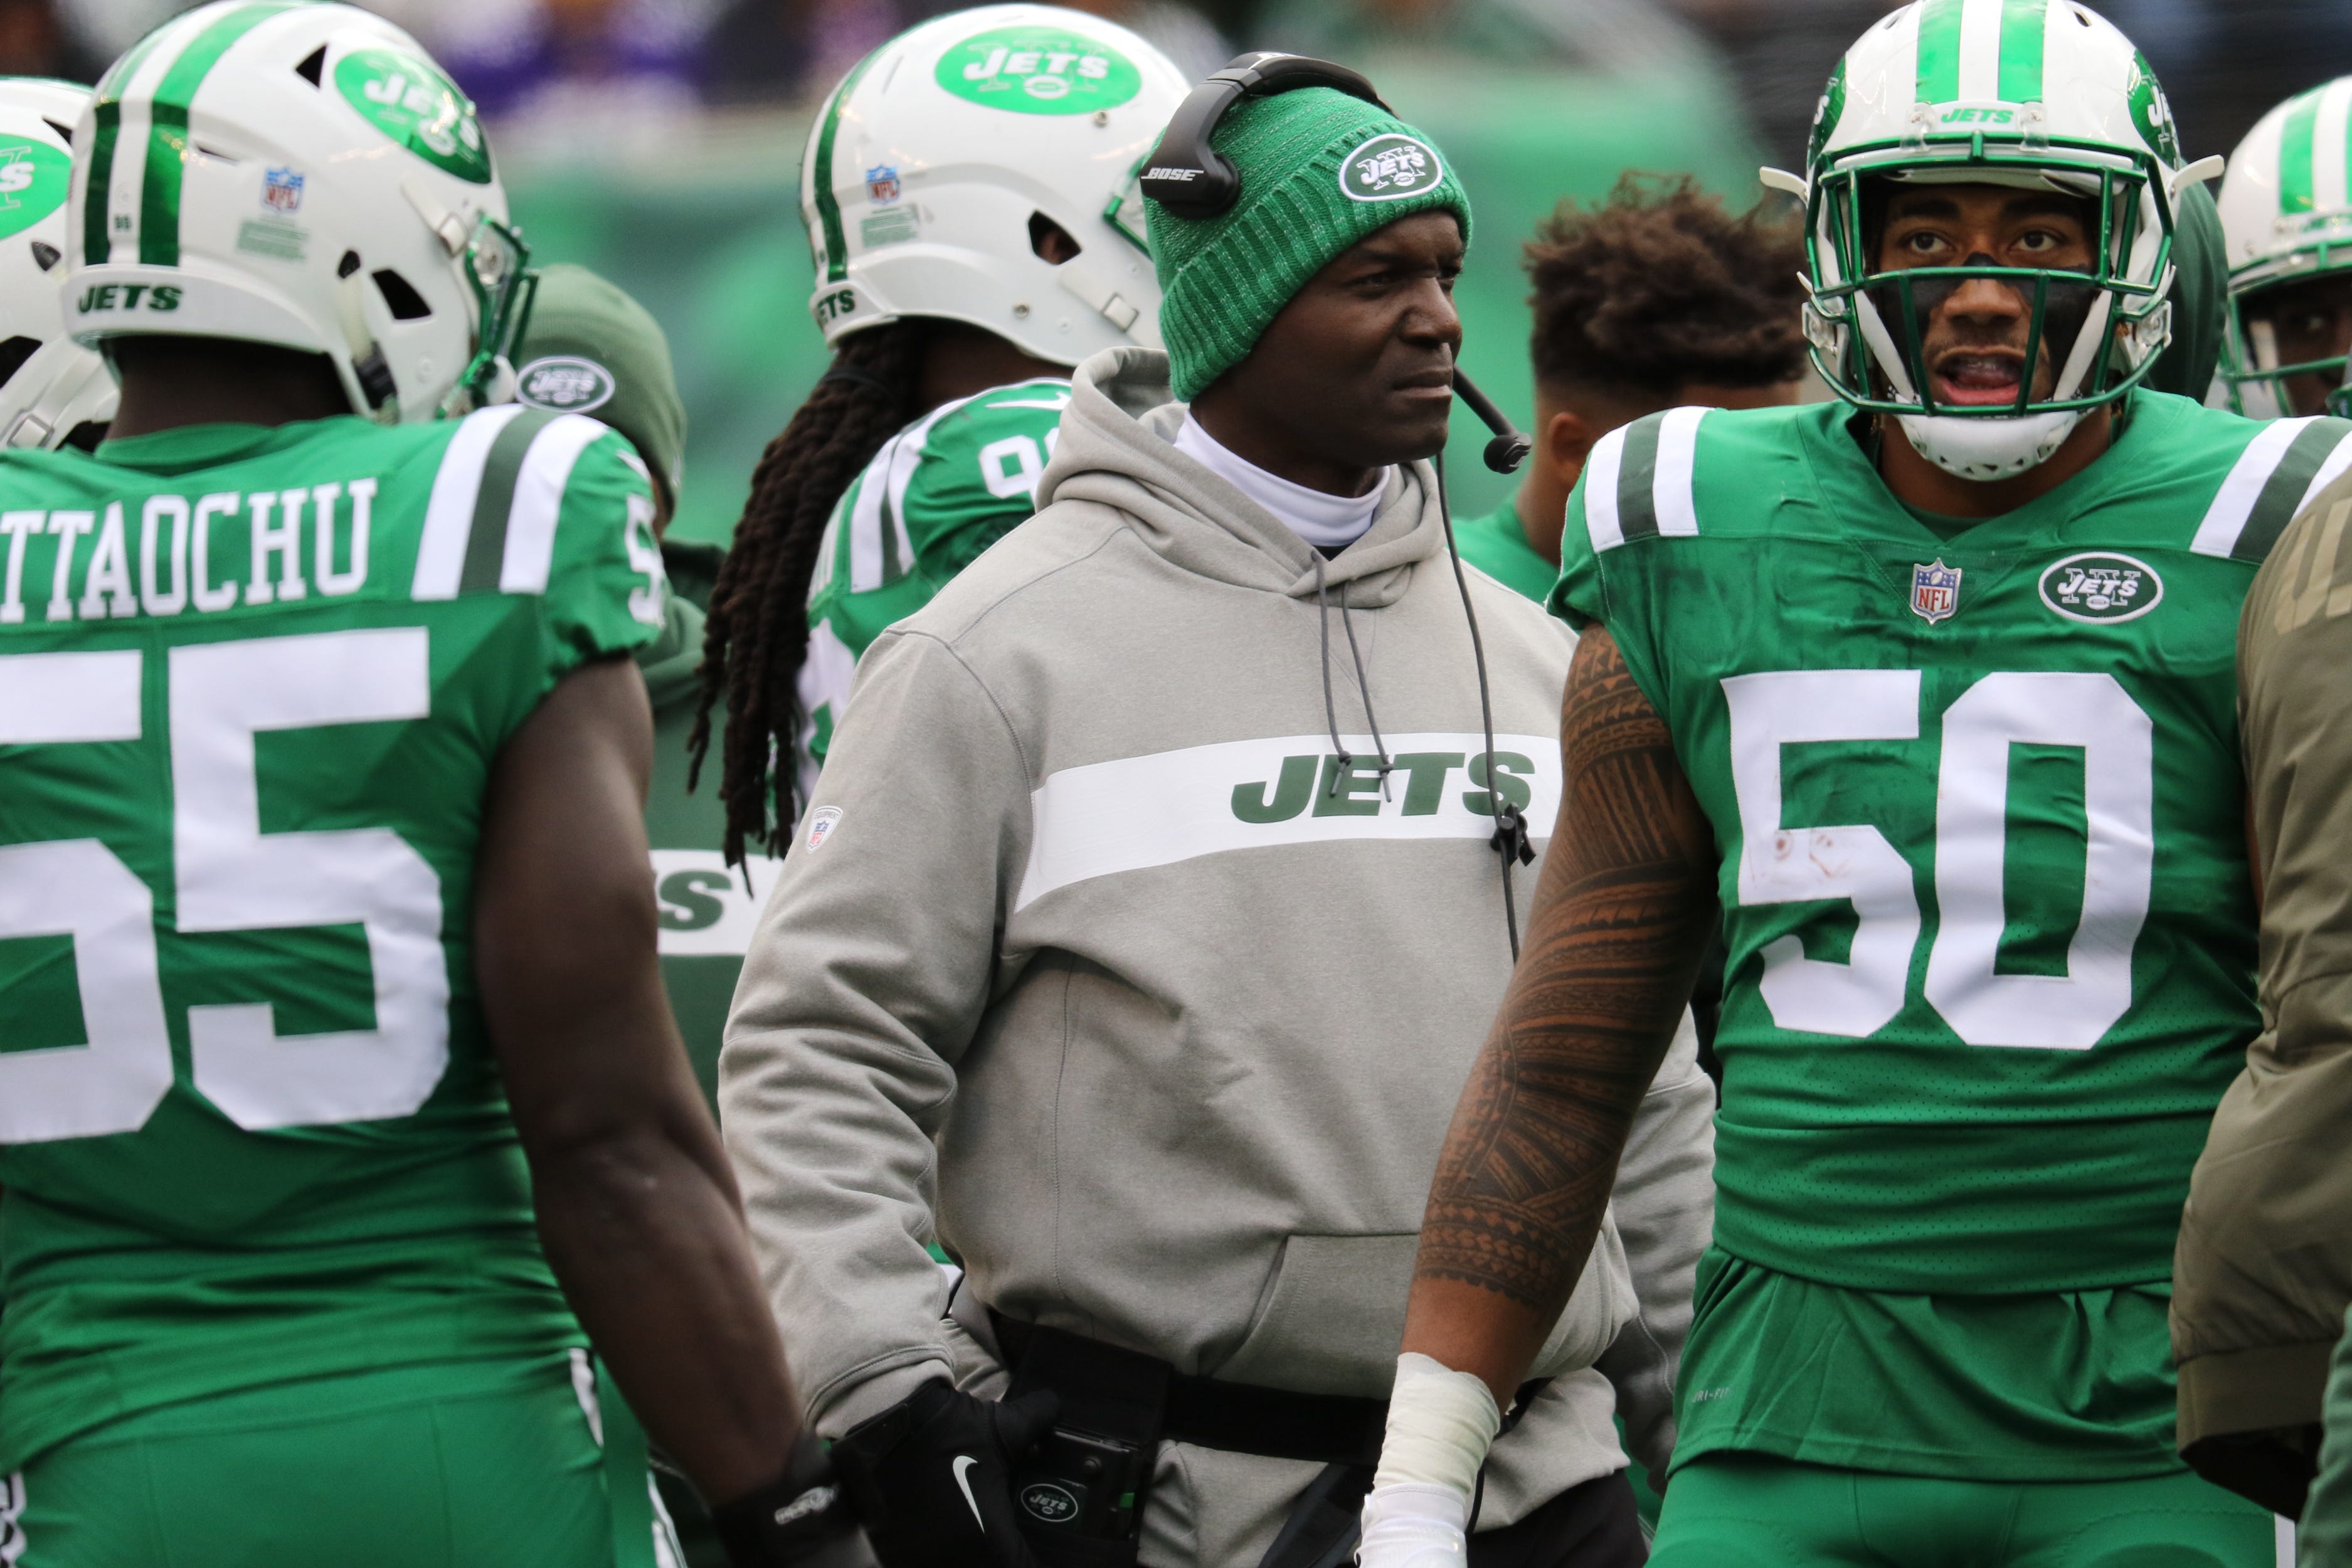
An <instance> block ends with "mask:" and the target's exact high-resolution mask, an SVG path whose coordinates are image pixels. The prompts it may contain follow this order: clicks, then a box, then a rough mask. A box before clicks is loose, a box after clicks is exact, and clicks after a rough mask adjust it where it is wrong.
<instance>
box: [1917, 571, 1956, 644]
mask: <svg viewBox="0 0 2352 1568" xmlns="http://www.w3.org/2000/svg"><path fill="white" fill-rule="evenodd" d="M1959 607H1960V568H1959V567H1958V566H1947V565H1945V564H1944V558H1943V557H1942V556H1940V555H1938V556H1937V557H1936V559H1935V561H1934V562H1933V563H1930V564H1928V565H1926V566H1920V565H1916V564H1915V565H1913V567H1912V568H1911V613H1912V614H1913V615H1915V616H1918V617H1919V618H1920V619H1921V620H1923V621H1925V622H1927V624H1928V625H1929V626H1934V625H1935V624H1936V623H1937V621H1945V620H1949V619H1951V616H1952V612H1953V611H1955V610H1957V609H1958V608H1959Z"/></svg>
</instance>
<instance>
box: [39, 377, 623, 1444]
mask: <svg viewBox="0 0 2352 1568" xmlns="http://www.w3.org/2000/svg"><path fill="white" fill-rule="evenodd" d="M652 518H653V504H652V498H651V494H650V491H649V490H648V489H647V487H646V481H645V479H644V477H643V470H642V468H640V467H638V466H636V465H635V461H634V457H633V455H629V454H627V449H626V447H625V444H624V443H623V442H622V441H621V439H620V437H617V436H614V435H613V434H612V433H611V432H609V431H608V430H606V429H605V428H604V426H602V425H599V424H597V423H596V422H595V421H593V420H591V419H586V418H583V417H581V416H576V415H566V416H557V415H553V414H549V413H545V412H541V411H537V410H529V409H525V408H522V407H520V406H516V405H508V406H505V407H499V408H492V409H488V410H485V411H483V412H481V413H478V414H476V415H474V416H471V417H469V418H467V419H465V420H462V421H457V422H451V423H441V424H431V425H416V426H401V427H397V428H392V429H386V428H383V427H380V426H375V425H373V424H368V423H365V422H363V421H361V420H359V419H355V418H337V419H327V420H320V421H316V422H312V423H305V424H296V425H289V426H282V427H278V428H275V429H265V428H261V427H257V426H219V425H215V426H201V427H196V428H191V429H184V430H177V431H172V432H167V433H163V434H160V435H155V436H148V437H137V438H134V439H130V440H123V441H115V442H110V443H109V444H107V445H106V446H104V447H101V448H100V451H99V454H98V455H97V457H96V458H89V457H83V456H80V455H78V454H69V453H55V454H52V453H27V452H10V453H7V454H6V455H5V457H0V541H5V575H0V766H5V776H6V777H7V779H8V781H9V787H8V788H7V789H6V791H5V792H0V1189H5V1207H0V1281H5V1315H0V1474H5V1473H7V1472H8V1471H10V1470H13V1469H15V1468H16V1467H17V1466H19V1465H20V1464H22V1463H23V1462H24V1461H25V1460H26V1459H27V1458H30V1457H32V1456H34V1455H37V1454H38V1453H40V1452H42V1451H43V1450H45V1449H47V1448H48V1447H53V1446H55V1445H57V1444H58V1443H60V1442H63V1441H66V1440H67V1439H68V1438H71V1437H73V1436H76V1435H77V1434H79V1433H80V1432H83V1431H86V1430H88V1429H89V1428H91V1427H94V1426H99V1425H100V1424H101V1423H103V1422H105V1421H108V1420H110V1419H111V1418H112V1417H114V1416H116V1415H121V1414H126V1413H130V1412H133V1411H137V1410H142V1409H147V1408H152V1407H154V1406H157V1405H165V1404H170V1403H173V1402H175V1401H178V1400H184V1399H189V1398H195V1397H201V1396H204V1395H206V1394H218V1393H223V1392H226V1391H228V1390H231V1389H236V1388H241V1387H247V1386H253V1385H257V1384H266V1383H271V1382H278V1381H282V1380H289V1379H293V1378H299V1377H306V1376H314V1375H322V1374H328V1373H340V1372H344V1371H349V1370H353V1369H357V1368H362V1367H385V1366H394V1365H399V1364H402V1363H423V1362H430V1361H449V1360H463V1359H468V1358H475V1357H489V1356H500V1357H509V1356H525V1355H532V1354H538V1353H541V1352H548V1351H551V1350H560V1349H561V1348H562V1347H564V1346H567V1345H573V1344H578V1343H580V1342H582V1338H581V1334H580V1331H579V1328H578V1326H577V1324H576V1323H575V1322H574V1321H572V1315H571V1313H570V1311H569V1310H568V1309H567V1308H566V1307H565V1305H564V1302H563V1300H562V1296H561V1295H560V1294H559V1293H558V1291H557V1289H556V1287H555V1282H554V1280H553V1279H552V1277H551V1275H550V1273H549V1271H548V1268H547V1264H546V1261H545V1259H544V1258H543V1257H542V1256H541V1250H540V1247H539V1243H538V1240H537V1237H536V1236H535V1235H534V1232H533V1228H532V1220H531V1204H530V1185H529V1180H528V1175H527V1172H526V1169H525V1166H524V1163H523V1160H522V1157H521V1154H520V1149H519V1146H518V1143H517V1140H516V1134H515V1130H514V1126H513V1122H512V1120H511V1118H510V1116H509V1112H508V1110H507V1106H506V1101H505V1098H504V1095H503V1092H502V1090H501V1089H500V1087H499V1071H498V1067H497V1063H496V1062H495V1060H494V1059H493V1058H492V1055H491V1052H490V1048H489V1042H488V1039H487V1037H486V1036H485V1030H484V1025H483V1020H482V1015H481V1009H480V1005H479V1001H478V992H477V987H476V984H475V977H474V959H473V952H472V946H471V940H470V923H471V917H472V909H473V892H474V888H473V866H474V857H475V852H476V849H477V847H478V837H479V830H480V825H481V809H482V796H483V791H484V788H485V786H486V784H487V782H488V777H489V773H490V769H491V766H492V764H493V763H494V761H495V759H496V758H497V756H498V754H499V748H500V746H501V745H502V744H503V743H504V742H505V741H506V740H507V738H508V737H509V735H511V734H513V733H514V731H516V729H517V728H518V727H519V726H520V724H521V723H522V722H523V721H525V720H526V719H527V718H529V717H530V713H531V712H532V710H534V709H535V708H536V707H537V706H538V705H539V703H540V702H541V700H542V699H543V698H545V697H546V695H547V694H548V692H549V691H550V690H551V689H552V688H553V687H554V685H555V684H556V682H557V681H558V680H560V679H562V677H563V676H564V675H565V674H566V673H567V672H569V671H571V670H572V669H573V668H576V667H577V666H579V665H581V664H582V663H583V662H585V661H587V660H591V659H595V658H602V657H604V656H606V655H612V654H619V653H625V652H626V651H628V650H630V649H632V648H634V647H636V646H637V645H638V644H640V643H643V642H646V641H647V640H649V639H650V638H652V637H653V636H654V635H655V633H656V630H657V629H658V628H659V626H660V625H661V622H662V606H663V595H664V588H663V579H662V568H661V557H660V554H659V552H658V551H657V549H656V546H655V543H654V540H653V533H652Z"/></svg>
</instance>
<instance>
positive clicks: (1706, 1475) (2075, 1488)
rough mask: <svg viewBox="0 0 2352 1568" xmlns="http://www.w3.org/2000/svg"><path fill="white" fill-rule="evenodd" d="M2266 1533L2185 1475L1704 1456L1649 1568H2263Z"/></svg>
mask: <svg viewBox="0 0 2352 1568" xmlns="http://www.w3.org/2000/svg"><path fill="white" fill-rule="evenodd" d="M2277 1562H2278V1536H2277V1530H2276V1526H2275V1524H2274V1522H2273V1520H2272V1518H2271V1516H2270V1515H2269V1514H2268V1513H2266V1512H2264V1511H2263V1510H2262V1509H2260V1508H2257V1507H2256V1506H2255V1505H2253V1504H2252V1503H2250V1502H2248V1501H2246V1500H2244V1499H2243V1498H2241V1497H2238V1496H2236V1495H2234V1494H2232V1493H2230V1492H2225V1491H2223V1490H2222V1489H2221V1488H2219V1487H2217V1486H2214V1485H2212V1484H2210V1482H2207V1481H2204V1480H2200V1479H2198V1478H2197V1477H2196V1476H2193V1475H2190V1474H2189V1473H2188V1472H2187V1471H2182V1472H2180V1473H2179V1474H2177V1475H2169V1476H2148V1477H2144V1478H2140V1479H2134V1480H2125V1481H2044V1482H2005V1481H1954V1480H1943V1479H1936V1478H1932V1477H1925V1476H1892V1475H1884V1474H1879V1473H1876V1472H1873V1471H1867V1470H1842V1469H1832V1468H1829V1467H1827V1466H1824V1465H1801V1464H1798V1463H1795V1462H1794V1461H1792V1460H1788V1459H1780V1458H1772V1457H1769V1456H1767V1455H1761V1454H1709V1455H1706V1456H1705V1457H1703V1458H1697V1459H1694V1460H1692V1461H1691V1462H1690V1463H1689V1464H1687V1465H1685V1466H1684V1467H1683V1468H1680V1469H1678V1470H1676V1471H1675V1474H1674V1479H1673V1481H1672V1483H1671V1484H1669V1485H1668V1487H1667V1488H1666V1501H1665V1509H1664V1513H1663V1515H1662V1516H1661V1518H1660V1519H1659V1521H1658V1540H1657V1544H1656V1546H1655V1547H1654V1549H1653V1551H1652V1552H1651V1554H1650V1568H1796V1565H1806V1568H1810V1565H1811V1564H1834V1565H1835V1568H2273V1565H2274V1564H2276V1563H2277Z"/></svg>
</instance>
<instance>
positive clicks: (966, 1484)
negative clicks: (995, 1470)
mask: <svg viewBox="0 0 2352 1568" xmlns="http://www.w3.org/2000/svg"><path fill="white" fill-rule="evenodd" d="M978 1463H980V1461H979V1460H978V1459H975V1458H972V1457H971V1455H970V1454H958V1455H957V1456H956V1457H955V1462H954V1463H953V1464H951V1465H950V1466H949V1467H948V1468H950V1469H951V1470H953V1471H955V1479H956V1489H957V1490H958V1491H960V1492H961V1493H963V1506H964V1507H966V1508H968V1509H970V1510H971V1521H972V1523H974V1524H976V1525H978V1526H980V1532H981V1533H982V1535H986V1534H987V1533H988V1521H986V1520H984V1519H982V1518H981V1517H980V1500H979V1499H977V1498H975V1497H973V1496H972V1495H971V1480H970V1479H968V1478H969V1477H970V1475H971V1468H972V1467H973V1466H974V1465H976V1464H978Z"/></svg>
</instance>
